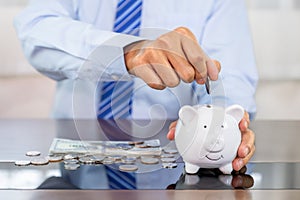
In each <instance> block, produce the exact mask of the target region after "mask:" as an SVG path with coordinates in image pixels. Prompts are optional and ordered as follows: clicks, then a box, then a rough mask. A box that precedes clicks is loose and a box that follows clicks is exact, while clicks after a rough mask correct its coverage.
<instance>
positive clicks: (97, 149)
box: [49, 138, 162, 155]
mask: <svg viewBox="0 0 300 200" xmlns="http://www.w3.org/2000/svg"><path fill="white" fill-rule="evenodd" d="M141 144H142V145H141ZM161 152H162V148H161V146H160V141H159V140H158V139H154V140H145V141H141V142H139V143H134V142H132V141H83V140H70V139H63V138H54V139H53V141H52V144H51V146H50V149H49V153H50V154H67V153H78V154H102V155H160V154H161Z"/></svg>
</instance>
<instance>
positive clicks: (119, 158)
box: [107, 155, 123, 161]
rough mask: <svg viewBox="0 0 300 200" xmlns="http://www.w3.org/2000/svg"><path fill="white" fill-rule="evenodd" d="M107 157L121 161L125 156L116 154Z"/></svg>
mask: <svg viewBox="0 0 300 200" xmlns="http://www.w3.org/2000/svg"><path fill="white" fill-rule="evenodd" d="M107 158H111V159H114V161H121V160H122V158H123V156H119V155H114V156H108V157H107Z"/></svg>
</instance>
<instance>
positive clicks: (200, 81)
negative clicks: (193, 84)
mask: <svg viewBox="0 0 300 200" xmlns="http://www.w3.org/2000/svg"><path fill="white" fill-rule="evenodd" d="M205 81H206V80H205V79H203V78H200V79H198V80H197V83H198V84H201V85H202V84H204V83H205Z"/></svg>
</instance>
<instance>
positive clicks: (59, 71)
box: [15, 0, 258, 119]
mask: <svg viewBox="0 0 300 200" xmlns="http://www.w3.org/2000/svg"><path fill="white" fill-rule="evenodd" d="M116 4H117V0H88V1H87V0H86V1H80V0H63V1H61V0H43V1H40V0H32V1H31V2H30V4H29V5H28V7H27V8H26V9H25V10H24V11H23V12H22V13H20V14H19V15H18V16H17V17H16V19H15V27H16V29H17V32H18V37H19V38H20V40H21V42H22V46H23V49H24V53H25V55H26V57H27V58H28V60H29V62H30V63H31V64H32V65H33V66H34V67H35V68H36V69H37V70H38V71H39V72H41V73H42V74H44V75H46V76H48V77H50V78H52V79H54V80H57V93H56V97H55V105H54V109H53V116H54V117H56V118H73V117H74V118H95V117H96V111H95V106H94V105H95V85H96V83H95V81H94V80H93V78H92V76H93V74H95V73H96V72H95V73H93V70H95V71H97V73H99V74H101V80H102V79H103V80H104V79H108V80H116V79H119V78H121V77H123V78H124V77H125V78H126V77H130V75H129V74H128V73H127V71H126V67H125V65H124V59H123V57H122V56H121V57H120V56H119V57H118V58H116V60H115V63H114V64H112V66H111V67H110V68H109V69H108V70H107V69H106V68H105V65H101V64H99V65H97V62H96V61H97V59H96V58H95V60H93V62H92V63H93V64H87V63H89V61H90V59H89V58H90V57H91V55H93V52H95V50H97V47H99V46H100V47H101V46H103V44H109V45H110V48H112V49H111V50H109V48H108V49H107V50H102V51H101V50H100V53H101V55H102V57H103V59H104V60H105V58H106V57H110V56H111V55H110V54H116V55H123V47H124V46H125V45H127V44H129V43H131V42H134V41H138V40H140V39H141V38H137V37H133V36H127V35H122V34H118V33H114V32H112V28H113V23H114V17H115V9H116ZM179 26H185V27H187V28H189V29H190V30H191V31H192V32H193V33H194V34H195V35H196V37H197V39H198V41H199V43H200V45H201V47H202V48H203V49H204V51H205V52H206V53H207V55H209V56H210V57H211V58H213V59H216V60H219V61H220V62H221V64H222V70H221V74H220V78H219V79H220V81H221V82H222V87H223V90H224V92H223V95H221V96H218V97H216V98H221V99H222V101H223V102H224V103H225V105H226V106H228V105H231V104H240V105H242V106H243V107H244V108H245V110H247V111H248V112H249V113H250V114H251V116H253V114H254V113H255V112H256V106H255V99H254V95H255V89H256V84H257V80H258V77H257V71H256V65H255V58H254V53H253V46H252V41H251V35H250V31H249V25H248V19H247V13H246V7H245V2H244V1H243V0H185V1H182V0H163V1H162V0H144V3H143V12H142V24H141V28H142V29H143V30H146V31H141V37H142V38H149V32H150V33H151V30H157V29H159V30H161V29H164V30H172V29H174V28H177V27H179ZM147 28H151V29H147ZM147 30H150V31H147ZM154 32H155V31H154ZM154 35H155V34H154ZM152 36H153V34H152ZM111 44H113V45H111ZM99 62H102V61H101V60H100V61H99ZM87 65H88V66H87ZM91 66H92V67H93V68H92V70H89V69H90V68H89V67H91ZM82 77H83V78H82ZM86 77H89V78H88V79H89V80H90V81H86ZM91 80H92V81H91ZM45 92H47V91H45ZM196 94H197V95H194V94H193V91H192V87H191V84H187V83H184V82H181V83H180V85H179V86H177V87H175V88H167V89H165V90H162V91H158V90H154V89H152V88H150V87H148V86H147V85H145V83H144V82H143V81H142V80H140V79H138V78H135V93H134V95H133V108H132V115H133V118H135V119H147V118H160V119H161V118H174V119H175V118H177V113H178V110H179V109H180V107H181V106H183V105H186V104H196V103H197V104H199V103H200V104H205V103H211V102H212V97H211V96H208V95H207V94H206V92H205V88H204V86H203V85H197V86H196ZM198 100H199V101H198Z"/></svg>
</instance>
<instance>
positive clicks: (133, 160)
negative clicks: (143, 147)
mask: <svg viewBox="0 0 300 200" xmlns="http://www.w3.org/2000/svg"><path fill="white" fill-rule="evenodd" d="M135 162H136V158H133V157H132V158H128V157H124V158H122V163H125V164H133V163H135Z"/></svg>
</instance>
